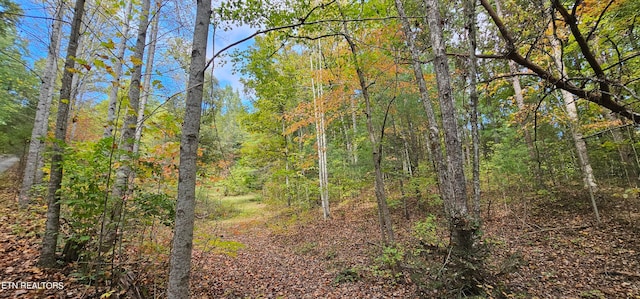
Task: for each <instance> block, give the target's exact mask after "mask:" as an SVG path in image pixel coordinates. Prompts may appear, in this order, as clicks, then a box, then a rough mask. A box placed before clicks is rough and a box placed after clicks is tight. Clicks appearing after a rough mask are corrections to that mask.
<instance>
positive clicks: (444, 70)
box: [425, 0, 476, 259]
mask: <svg viewBox="0 0 640 299" xmlns="http://www.w3.org/2000/svg"><path fill="white" fill-rule="evenodd" d="M425 4H426V9H427V24H428V25H429V31H430V34H429V36H430V40H431V47H432V50H433V54H434V58H433V64H434V69H435V74H436V83H437V87H438V100H439V103H440V110H441V114H442V129H443V132H444V144H445V152H446V165H447V173H448V179H449V180H450V181H451V187H452V191H453V192H452V195H453V197H452V198H450V199H448V200H446V201H445V204H446V205H448V206H449V209H448V217H449V222H450V225H451V229H450V230H451V244H452V246H453V249H454V251H457V252H458V254H460V257H461V258H463V259H466V258H467V257H466V256H465V255H466V254H469V252H470V251H471V250H472V249H473V245H474V233H475V230H476V228H474V226H473V224H472V223H471V219H470V218H469V211H468V207H467V187H466V178H465V176H464V155H463V153H462V143H461V141H460V135H459V133H458V119H457V113H456V108H455V100H454V98H453V90H452V88H451V77H450V73H449V61H448V58H447V54H446V51H445V44H444V40H443V28H442V24H443V23H442V18H441V16H440V9H439V7H438V1H437V0H425Z"/></svg>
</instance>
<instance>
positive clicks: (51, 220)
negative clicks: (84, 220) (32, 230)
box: [38, 0, 85, 267]
mask: <svg viewBox="0 0 640 299" xmlns="http://www.w3.org/2000/svg"><path fill="white" fill-rule="evenodd" d="M84 3H85V0H77V1H76V4H75V8H74V11H75V12H74V16H73V22H72V23H71V33H70V36H69V44H68V46H67V56H66V57H67V58H66V61H65V63H64V73H63V74H62V86H61V88H60V100H59V102H58V115H57V119H56V129H55V135H54V136H55V142H54V143H53V156H52V157H51V177H50V179H49V188H48V189H49V190H48V191H49V193H48V195H47V200H48V204H47V221H46V224H45V232H44V238H43V240H42V251H41V252H40V259H39V261H38V263H39V264H40V265H41V266H43V267H54V266H55V265H56V247H57V245H58V233H59V231H60V192H58V191H59V190H60V188H61V185H62V161H63V153H64V147H65V138H66V135H67V125H68V119H69V102H70V96H71V83H72V82H71V81H72V79H73V73H72V70H74V68H75V60H74V59H75V57H76V52H77V50H78V39H79V38H80V26H81V24H82V17H83V15H84Z"/></svg>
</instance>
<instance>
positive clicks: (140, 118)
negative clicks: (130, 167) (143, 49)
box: [133, 3, 160, 154]
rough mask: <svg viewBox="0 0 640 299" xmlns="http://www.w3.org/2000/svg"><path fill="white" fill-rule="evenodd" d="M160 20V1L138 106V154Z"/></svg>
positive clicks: (152, 30) (152, 28) (153, 25)
mask: <svg viewBox="0 0 640 299" xmlns="http://www.w3.org/2000/svg"><path fill="white" fill-rule="evenodd" d="M159 20H160V3H157V9H156V11H155V13H154V14H153V21H152V22H151V32H150V36H149V48H148V49H147V61H146V62H145V64H144V67H145V68H144V83H143V86H142V91H143V92H144V93H143V95H142V98H141V99H140V105H139V107H138V118H137V121H136V133H135V136H136V137H135V143H134V144H133V153H134V154H137V153H138V151H139V149H140V139H141V138H142V129H143V127H144V118H145V115H144V110H145V109H146V107H147V102H148V101H149V96H150V95H151V73H152V71H153V60H154V59H155V55H156V45H157V44H158V27H159Z"/></svg>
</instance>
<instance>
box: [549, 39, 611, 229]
mask: <svg viewBox="0 0 640 299" xmlns="http://www.w3.org/2000/svg"><path fill="white" fill-rule="evenodd" d="M550 39H551V48H552V49H551V53H552V56H553V60H554V63H555V65H556V67H557V68H558V72H559V73H560V76H562V77H563V78H566V77H567V70H566V68H565V64H564V62H563V61H562V56H563V55H562V49H561V47H560V40H559V37H557V36H556V35H554V36H551V37H550ZM560 95H561V96H562V100H563V101H564V105H565V109H566V112H567V116H568V117H569V130H571V137H572V138H573V144H574V146H575V149H576V153H577V154H578V163H580V170H581V172H582V180H583V181H584V186H585V187H586V188H587V189H588V190H589V195H590V197H591V206H592V208H593V213H594V214H595V216H596V221H597V222H598V223H599V222H600V213H599V212H598V205H597V204H596V200H595V196H594V193H595V192H596V190H597V188H598V185H597V184H596V180H595V178H594V176H593V169H592V168H591V163H589V153H588V152H587V144H586V142H585V141H584V139H583V138H582V137H583V136H582V133H581V132H580V129H579V128H578V109H577V108H576V102H575V99H574V96H573V95H572V94H571V93H570V92H568V91H566V90H560Z"/></svg>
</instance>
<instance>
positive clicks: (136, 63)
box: [129, 56, 142, 66]
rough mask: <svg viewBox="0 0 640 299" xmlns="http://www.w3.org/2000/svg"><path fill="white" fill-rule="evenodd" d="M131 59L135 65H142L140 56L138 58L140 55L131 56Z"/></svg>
mask: <svg viewBox="0 0 640 299" xmlns="http://www.w3.org/2000/svg"><path fill="white" fill-rule="evenodd" d="M129 60H131V62H133V65H135V66H139V65H142V60H141V59H140V58H138V57H135V56H131V58H129Z"/></svg>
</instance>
